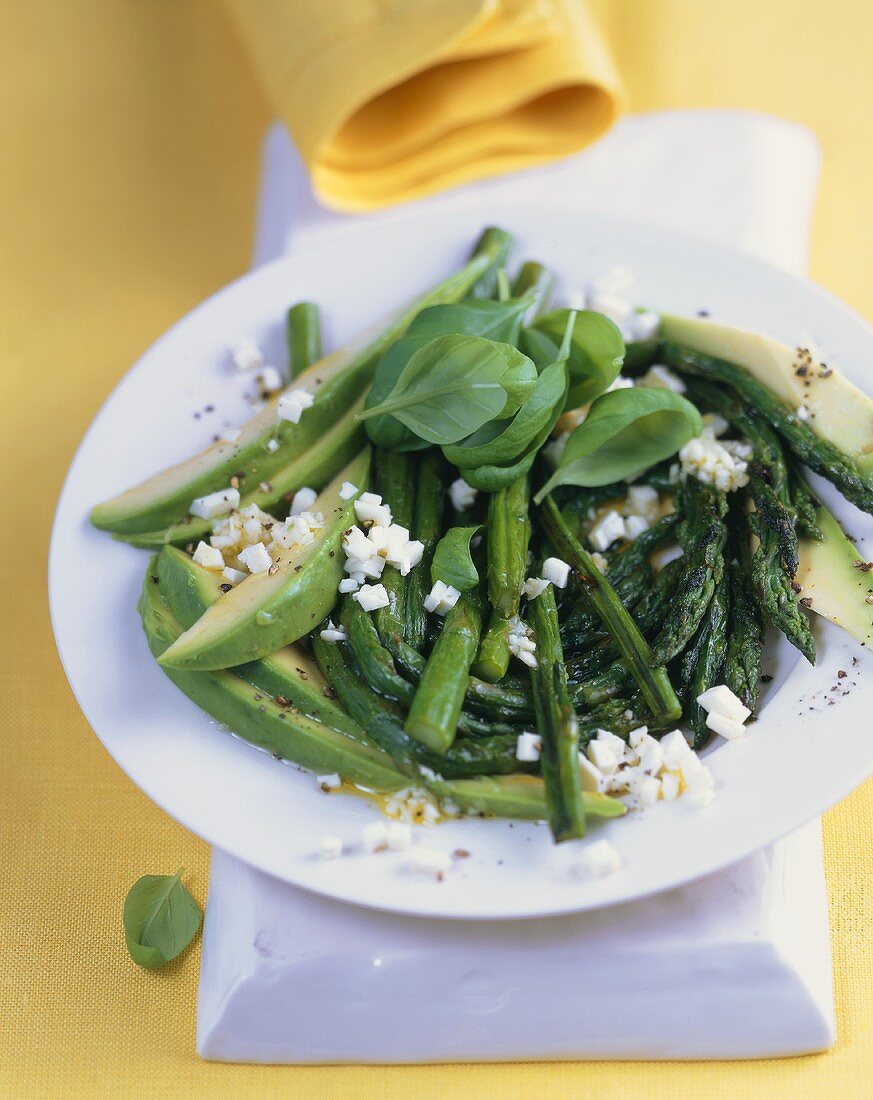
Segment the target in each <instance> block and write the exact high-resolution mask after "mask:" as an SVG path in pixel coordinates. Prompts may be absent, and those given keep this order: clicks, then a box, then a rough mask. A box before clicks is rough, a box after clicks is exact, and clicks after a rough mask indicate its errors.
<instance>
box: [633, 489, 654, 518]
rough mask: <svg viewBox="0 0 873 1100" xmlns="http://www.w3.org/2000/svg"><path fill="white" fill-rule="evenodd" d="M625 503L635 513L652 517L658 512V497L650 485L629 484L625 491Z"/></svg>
mask: <svg viewBox="0 0 873 1100" xmlns="http://www.w3.org/2000/svg"><path fill="white" fill-rule="evenodd" d="M627 503H628V508H629V509H630V511H631V512H633V513H634V514H635V515H638V516H645V517H646V519H653V518H654V517H655V516H656V515H657V514H658V505H659V503H660V497H659V496H658V491H657V489H653V488H652V486H651V485H631V486H630V488H629V489H628V491H627Z"/></svg>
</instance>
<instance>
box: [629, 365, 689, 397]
mask: <svg viewBox="0 0 873 1100" xmlns="http://www.w3.org/2000/svg"><path fill="white" fill-rule="evenodd" d="M640 385H641V386H648V387H650V388H653V389H662V390H672V391H673V393H685V388H686V387H685V383H684V382H683V381H682V379H681V378H680V377H679V375H678V374H674V373H673V371H671V370H670V368H669V367H664V366H661V364H659V363H656V364H655V366H653V367H649V369H648V370H647V371H646V373H645V374H644V375H643V376H642V378H641V379H640Z"/></svg>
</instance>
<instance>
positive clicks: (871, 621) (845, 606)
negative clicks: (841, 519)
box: [794, 506, 873, 647]
mask: <svg viewBox="0 0 873 1100" xmlns="http://www.w3.org/2000/svg"><path fill="white" fill-rule="evenodd" d="M816 522H817V523H818V526H819V528H820V529H821V533H822V535H824V538H823V539H822V541H821V542H817V541H815V540H814V539H802V540H801V542H800V545H799V547H798V549H799V556H800V564H799V566H798V569H797V573H796V574H795V577H794V580H795V583H796V584H799V585H800V599H802V600H810V601H811V602H810V604H809V609H810V611H815V612H816V613H817V614H818V615H821V616H822V617H823V618H825V619H829V620H830V621H831V622H832V623H836V625H837V626H839V627H842V629H843V630H845V631H846V633H848V634H851V636H852V637H853V638H855V639H857V641H859V642H860V643H861V645H863V646H867V647H869V646H871V645H873V604H870V603H868V602H867V600H868V599H869V598H871V597H873V570H871V569H870V566H869V564H868V563H867V561H866V560H865V559H864V557H863V556H862V555H861V554H859V553H858V551H857V550H856V549H855V547H854V546H853V545H852V543H851V542H850V541H849V539H848V538H847V537H846V535H845V534H844V533H843V530H842V528H841V527H840V525H839V523H837V521H836V519H835V518H834V516H833V515H831V513H830V512H829V511H828V509H827V508H825V507H823V506H820V507H819V508H818V509H817V511H816Z"/></svg>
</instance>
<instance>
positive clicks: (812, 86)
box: [0, 0, 873, 1100]
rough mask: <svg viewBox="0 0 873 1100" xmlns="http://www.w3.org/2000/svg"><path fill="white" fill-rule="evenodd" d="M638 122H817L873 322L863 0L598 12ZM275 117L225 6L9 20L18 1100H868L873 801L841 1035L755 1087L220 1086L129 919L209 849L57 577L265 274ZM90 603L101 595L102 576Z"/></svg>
mask: <svg viewBox="0 0 873 1100" xmlns="http://www.w3.org/2000/svg"><path fill="white" fill-rule="evenodd" d="M594 7H595V10H597V11H598V12H599V14H600V17H601V19H602V21H603V25H604V27H605V29H606V32H607V36H608V38H609V39H610V41H611V44H612V47H613V51H614V54H615V56H616V59H617V61H618V63H619V67H620V69H621V70H622V72H623V74H624V75H625V77H626V79H627V84H628V86H629V89H630V95H631V103H632V106H633V107H634V108H635V109H649V108H656V107H672V106H714V105H718V106H742V107H750V108H757V109H762V110H769V111H772V112H775V113H778V114H782V115H785V116H787V117H790V118H795V119H798V120H800V121H804V122H807V123H808V124H810V125H811V126H812V127H813V128H814V129H815V130H816V132H817V133H818V134H819V136H820V137H821V138H822V140H823V144H824V151H825V171H824V179H823V188H822V196H821V202H820V206H819V213H818V216H817V218H816V226H815V237H814V251H813V271H814V274H815V275H816V276H817V278H818V279H820V280H821V281H822V282H824V283H825V284H826V285H828V286H829V287H831V288H832V289H833V290H834V291H836V292H837V293H838V294H840V295H841V296H843V297H844V298H846V299H847V300H848V301H849V302H850V303H852V304H853V305H855V306H857V307H858V308H859V309H861V310H862V311H864V312H865V313H866V314H867V315H868V316H869V317H873V283H871V281H870V278H869V264H870V256H871V255H873V218H871V217H870V212H871V208H870V198H869V196H870V185H869V180H870V178H871V175H873V131H871V129H870V126H869V117H870V114H871V111H873V81H871V79H870V70H869V43H870V42H871V41H873V10H871V8H870V6H869V5H868V4H866V3H864V2H863V0H843V3H842V4H837V5H833V4H831V5H821V4H818V3H815V2H814V0H770V2H769V3H767V4H761V3H759V2H757V0H731V2H727V0H709V2H708V3H707V4H700V3H698V2H697V0H644V2H643V0H636V2H635V3H634V2H631V0H598V3H597V4H596V5H594ZM268 118H269V110H268V107H267V105H266V103H265V102H264V100H263V99H262V97H261V95H260V93H259V91H258V90H257V85H256V82H255V80H254V77H253V74H252V73H251V72H250V70H249V67H248V63H247V62H246V60H245V58H244V56H243V54H242V52H241V51H240V48H239V46H238V44H237V42H236V40H235V38H234V35H233V34H232V32H231V30H230V29H229V27H228V26H227V25H226V24H225V22H224V20H223V19H222V18H221V17H219V15H218V12H217V10H216V6H215V5H214V3H210V2H208V0H156V2H153V3H148V4H144V3H138V2H135V0H127V2H124V0H79V2H78V3H76V4H71V3H67V2H65V0H55V2H52V0H29V2H28V3H26V4H13V3H7V4H5V5H3V6H2V7H0V151H2V152H0V448H2V465H0V468H2V470H3V472H4V474H5V477H4V478H3V482H2V485H3V501H4V508H3V514H4V515H5V516H6V517H7V521H8V527H7V537H6V547H7V550H6V559H5V560H6V566H5V575H4V576H3V578H2V581H0V619H2V642H0V645H2V660H0V681H2V687H0V721H2V741H0V779H2V782H0V829H2V847H0V937H2V938H0V1095H3V1096H9V1097H14V1098H15V1100H21V1098H24V1100H27V1098H30V1097H39V1098H46V1097H49V1098H53V1097H55V1096H63V1097H98V1096H106V1097H112V1098H113V1100H114V1098H123V1097H137V1098H141V1097H146V1096H147V1097H153V1096H168V1097H169V1096H172V1097H174V1098H179V1097H187V1096H197V1097H200V1096H202V1097H209V1098H217V1097H225V1096H226V1097H245V1096H249V1095H253V1096H257V1097H259V1100H263V1098H266V1097H268V1096H280V1095H281V1096H294V1097H295V1100H305V1098H307V1097H313V1098H316V1097H317V1098H319V1100H323V1098H325V1097H329V1096H348V1097H355V1098H375V1097H379V1098H380V1100H381V1098H389V1097H395V1096H396V1097H404V1098H406V1097H410V1096H421V1097H429V1096H434V1097H436V1096H439V1097H440V1098H441V1100H452V1098H453V1097H462V1096H463V1097H471V1096H473V1097H480V1096H482V1097H485V1096H495V1097H497V1096H499V1097H501V1098H503V1100H511V1098H513V1097H522V1096H529V1095H548V1096H561V1097H564V1096H567V1097H569V1096H580V1097H582V1096H586V1097H591V1096H597V1097H598V1098H600V1100H610V1098H613V1097H615V1098H617V1097H628V1096H633V1097H635V1098H642V1100H648V1098H649V1097H666V1096H673V1095H676V1094H678V1093H679V1091H680V1090H681V1091H682V1092H683V1093H684V1092H687V1093H688V1094H689V1095H696V1096H701V1097H706V1098H707V1100H711V1098H718V1097H728V1096H729V1097H731V1100H742V1098H745V1097H749V1098H751V1097H759V1096H763V1095H767V1096H768V1097H772V1098H773V1100H776V1098H779V1097H791V1098H792V1100H802V1098H805V1097H814V1096H822V1097H824V1096H826V1095H827V1096H832V1095H839V1096H843V1097H847V1098H850V1100H855V1098H856V1097H857V1098H860V1097H862V1096H865V1095H870V1092H871V1081H873V1051H871V1043H870V1033H869V1025H870V1021H871V996H870V990H871V979H873V947H871V937H870V929H871V927H873V924H871V921H873V894H871V871H873V846H871V828H870V825H871V821H873V786H871V785H870V784H868V785H867V786H866V787H865V788H863V789H862V790H861V791H859V792H858V793H857V794H855V795H854V796H853V797H852V798H850V799H848V800H847V801H846V802H845V803H844V804H843V805H841V806H840V807H839V808H838V809H836V810H834V811H833V812H832V813H830V814H829V815H828V816H827V818H826V823H825V838H826V854H827V869H828V882H829V890H830V898H831V919H832V932H833V942H834V955H835V966H836V996H837V1010H838V1017H839V1032H840V1033H839V1041H838V1045H837V1048H836V1049H835V1050H834V1051H833V1052H832V1053H830V1054H828V1055H824V1056H821V1057H815V1058H805V1059H795V1060H792V1061H788V1062H780V1063H758V1064H752V1063H749V1064H741V1065H723V1064H709V1065H699V1066H691V1065H679V1064H673V1065H652V1064H637V1065H609V1064H591V1065H554V1066H505V1067H472V1068H471V1067H449V1068H439V1067H424V1068H390V1069H373V1068H369V1069H361V1068H355V1067H347V1068H341V1069H317V1068H313V1069H301V1070H295V1069H271V1068H254V1067H222V1066H211V1065H204V1064H201V1063H200V1062H198V1060H197V1058H196V1056H195V1054H194V1047H193V1037H194V998H195V983H196V977H197V954H196V951H195V952H192V953H190V954H189V955H188V956H186V957H185V958H184V959H182V960H181V962H180V963H179V964H177V965H175V966H172V967H170V968H168V969H167V970H166V971H163V972H158V973H144V972H142V971H139V970H137V969H136V968H135V967H134V966H133V964H132V963H131V962H130V961H129V960H128V958H127V957H126V954H125V951H124V946H123V942H122V937H121V929H120V918H121V903H122V899H123V897H124V894H125V892H126V889H127V887H128V885H129V883H130V882H131V881H132V880H133V879H134V878H136V877H137V876H138V875H140V874H142V873H144V872H155V871H172V870H174V869H175V868H176V867H177V866H179V865H180V864H184V865H186V866H187V867H188V868H189V873H190V877H191V880H192V886H193V889H194V892H195V893H196V894H197V895H198V896H199V897H200V898H201V899H202V898H203V896H204V892H205V886H206V869H207V851H206V848H205V846H204V845H203V844H201V843H200V842H198V841H196V840H194V839H192V838H191V837H190V836H188V835H187V834H186V833H185V832H184V831H183V830H182V829H181V828H180V827H178V826H177V825H175V824H174V823H173V822H172V821H170V820H169V819H168V818H166V817H165V816H164V815H163V814H161V813H160V812H159V811H158V810H157V809H156V808H155V807H154V806H152V805H151V804H150V803H149V802H148V801H147V800H146V799H145V798H144V796H142V795H141V794H139V793H138V791H137V790H136V789H135V788H134V787H133V786H132V784H131V783H130V782H129V781H128V780H127V779H126V778H125V777H124V776H123V775H122V774H121V772H120V771H119V770H118V769H117V767H116V766H115V765H114V764H113V763H112V761H111V760H109V758H108V757H107V756H106V754H105V753H104V752H103V750H102V748H101V747H100V745H99V744H98V742H97V741H96V739H95V738H94V736H93V735H92V734H91V732H90V730H89V729H88V727H87V725H86V723H85V721H84V719H83V718H82V716H81V714H80V713H79V712H78V709H77V708H76V705H75V703H74V701H73V698H72V695H71V693H70V691H69V688H68V687H67V685H66V682H65V680H64V677H63V674H62V672H61V670H60V667H59V664H58V661H57V657H56V654H55V651H54V646H53V643H52V638H51V631H50V626H49V620H48V610H47V606H46V597H45V562H46V550H47V543H48V536H49V526H50V522H51V516H52V512H53V508H54V503H55V500H56V498H57V494H58V491H59V489H60V485H61V481H62V478H63V475H64V470H65V468H66V466H67V463H68V461H69V459H70V457H71V455H72V453H73V450H74V449H75V446H76V443H77V442H78V440H79V438H80V436H81V435H82V433H83V432H84V430H85V428H86V427H87V425H88V422H89V421H90V419H91V417H92V416H93V414H94V413H95V412H96V411H97V408H98V407H99V405H100V403H101V402H102V401H103V399H104V397H105V396H106V394H107V393H108V391H109V390H110V388H111V387H112V385H113V384H114V383H115V381H116V380H117V379H118V378H119V377H120V375H121V374H122V372H123V371H124V370H126V368H127V367H128V365H129V364H130V363H131V361H132V360H133V359H134V358H135V357H136V356H137V355H138V354H139V353H140V352H141V351H142V350H143V349H144V348H145V347H146V346H147V345H148V344H149V343H151V341H152V340H154V338H155V337H156V336H158V335H159V333H160V332H161V331H162V330H163V329H164V328H165V327H166V326H167V325H169V324H170V323H171V322H172V321H174V320H176V318H178V317H179V316H180V315H181V314H183V313H184V312H185V311H187V310H188V309H189V308H190V307H192V306H193V305H195V304H196V303H197V302H198V301H199V300H200V299H201V298H203V297H204V296H205V295H206V294H208V293H209V292H211V291H212V290H215V289H216V288H217V287H219V286H220V285H222V284H223V283H225V282H226V281H228V280H229V279H231V278H233V277H234V276H236V275H237V274H239V273H240V272H242V271H243V270H244V269H245V268H246V266H247V264H248V257H249V248H250V242H251V236H252V212H253V209H254V198H255V186H256V180H257V174H258V151H259V142H260V139H261V136H262V134H263V130H264V127H265V125H266V123H267V121H268ZM69 583H71V584H75V583H76V577H74V576H73V577H70V579H69Z"/></svg>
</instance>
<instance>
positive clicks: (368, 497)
mask: <svg viewBox="0 0 873 1100" xmlns="http://www.w3.org/2000/svg"><path fill="white" fill-rule="evenodd" d="M355 515H356V516H357V517H358V519H359V521H360V522H361V523H375V524H378V525H379V526H380V527H388V526H390V524H391V509H390V508H389V507H388V505H387V504H383V503H382V498H381V497H380V496H379V495H378V494H377V493H361V495H360V496H359V497H358V499H357V500H356V501H355Z"/></svg>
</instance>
